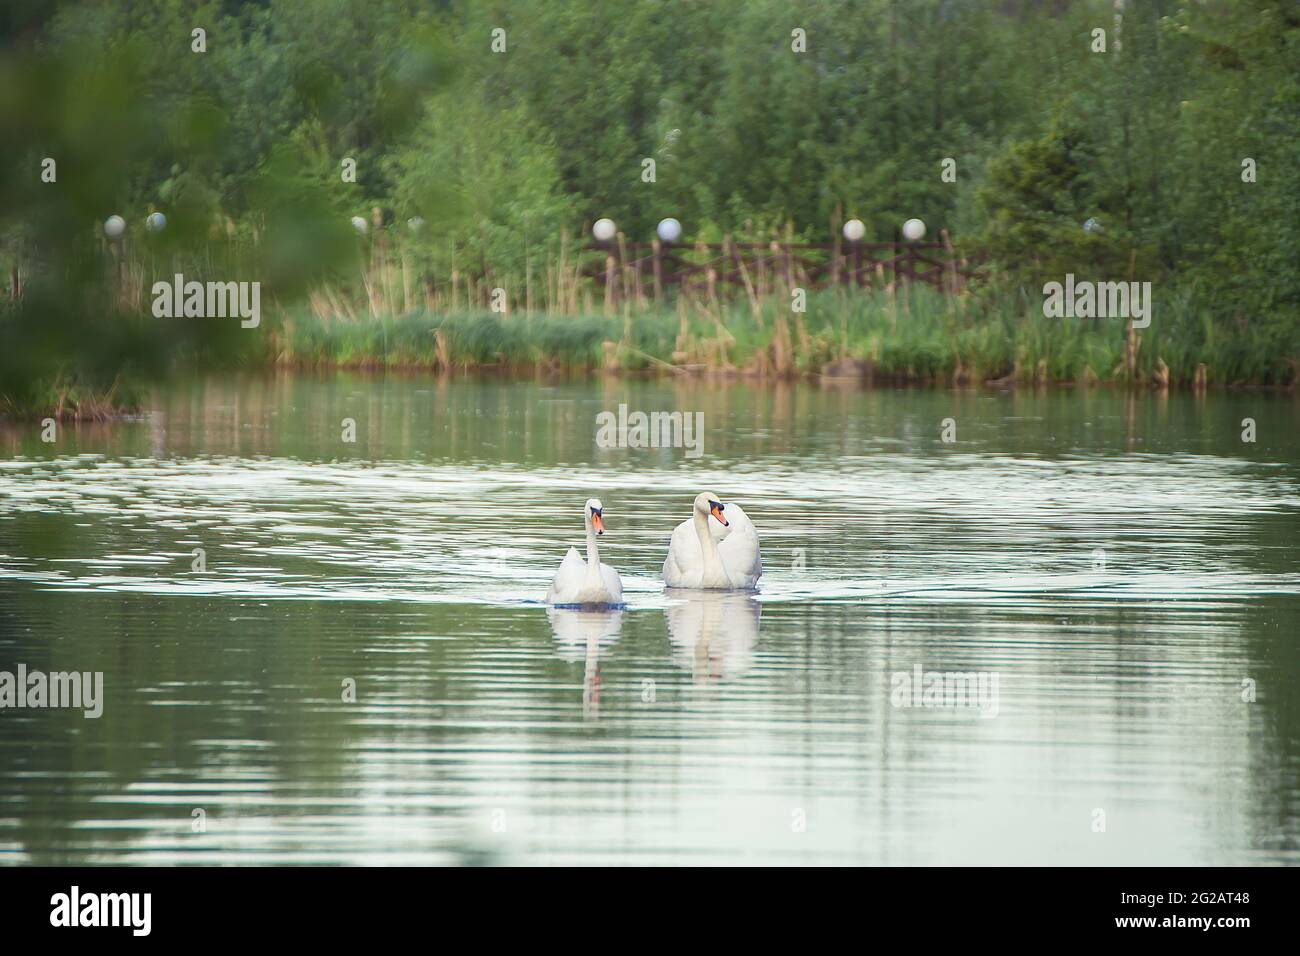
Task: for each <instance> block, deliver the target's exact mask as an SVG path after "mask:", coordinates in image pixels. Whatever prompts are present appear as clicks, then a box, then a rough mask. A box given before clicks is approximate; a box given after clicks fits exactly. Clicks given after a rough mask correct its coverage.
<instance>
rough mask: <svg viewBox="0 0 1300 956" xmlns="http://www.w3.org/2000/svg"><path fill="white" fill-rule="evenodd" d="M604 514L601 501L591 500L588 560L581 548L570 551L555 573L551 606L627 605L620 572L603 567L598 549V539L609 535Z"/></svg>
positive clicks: (587, 520) (549, 596) (549, 593)
mask: <svg viewBox="0 0 1300 956" xmlns="http://www.w3.org/2000/svg"><path fill="white" fill-rule="evenodd" d="M601 511H602V509H601V506H600V501H599V500H598V499H596V498H588V499H587V503H586V505H584V506H583V509H582V518H583V521H584V523H585V524H586V525H587V560H586V561H583V560H582V556H581V555H580V554H578V549H577V548H570V549H569V553H568V554H566V555H565V556H564V560H563V561H561V562H560V569H559V570H558V571H556V572H555V580H554V581H552V582H551V589H550V590H549V591H547V592H546V603H547V604H558V605H562V606H571V605H606V604H622V603H623V582H622V581H620V580H619V577H618V572H617V571H615V570H614V569H613V568H611V567H610V566H609V565H608V564H601V563H600V552H599V551H598V550H597V548H596V536H597V535H600V534H604V533H605V519H604V517H603V516H602V514H601Z"/></svg>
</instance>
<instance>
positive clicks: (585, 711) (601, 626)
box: [546, 607, 623, 720]
mask: <svg viewBox="0 0 1300 956" xmlns="http://www.w3.org/2000/svg"><path fill="white" fill-rule="evenodd" d="M546 616H547V617H548V618H550V620H551V631H552V632H553V633H554V635H555V641H556V644H557V645H558V648H557V650H556V654H557V656H558V657H559V658H560V659H561V660H564V661H570V662H577V661H584V662H585V664H586V667H585V669H584V670H583V675H582V716H583V717H584V718H587V719H590V720H595V719H596V718H597V717H599V716H600V655H601V652H602V651H603V650H604V649H605V648H607V647H609V646H610V645H612V644H613V643H614V642H615V641H617V640H618V634H619V631H621V630H622V629H623V612H622V611H621V610H608V611H584V610H579V609H576V608H561V607H548V608H547V609H546Z"/></svg>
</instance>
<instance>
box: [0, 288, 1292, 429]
mask: <svg viewBox="0 0 1300 956" xmlns="http://www.w3.org/2000/svg"><path fill="white" fill-rule="evenodd" d="M148 321H150V322H151V321H155V320H148ZM157 321H165V322H178V323H184V322H191V323H197V322H205V323H206V322H207V321H208V320H157ZM1127 325H1128V323H1127V322H1125V321H1123V320H1119V319H1096V320H1080V319H1049V318H1046V317H1044V316H1043V314H1042V307H1041V298H1040V297H1037V296H1030V295H1026V294H1024V293H1021V292H1011V291H1001V292H999V291H995V290H990V289H988V288H985V289H983V290H980V291H979V292H978V293H965V294H962V295H960V296H946V295H943V294H941V293H939V292H937V291H935V290H933V289H931V288H929V287H928V286H920V285H916V286H911V287H904V288H902V289H900V290H898V291H897V292H891V291H889V290H881V291H862V292H851V293H846V292H843V291H841V292H822V293H816V294H813V295H810V296H809V297H808V300H807V309H806V311H804V312H801V313H800V312H794V311H792V310H791V308H790V305H789V300H788V299H787V298H785V297H782V296H776V295H771V296H767V297H763V298H756V299H752V300H749V299H744V298H740V299H736V300H732V301H730V302H728V301H715V302H712V303H709V302H704V301H701V300H698V299H691V300H687V299H681V300H677V301H676V302H675V303H673V304H668V305H663V306H655V305H653V304H648V305H645V306H643V307H629V308H628V309H627V310H626V311H619V312H615V314H609V315H606V314H600V313H599V312H594V313H589V314H556V313H551V312H534V313H531V314H530V313H528V312H524V311H519V312H513V313H507V314H504V315H502V314H496V313H492V312H488V311H483V310H475V311H468V310H464V309H462V310H458V311H450V312H448V311H443V310H438V309H434V310H430V309H417V310H414V311H411V312H408V313H406V314H404V315H400V316H384V315H383V314H380V315H373V314H371V313H368V312H360V313H359V314H354V315H350V316H349V315H340V314H328V313H323V312H322V311H321V310H319V309H314V308H311V307H310V306H303V307H302V308H298V309H291V310H288V311H284V312H273V313H271V314H268V315H266V316H265V317H264V318H263V320H262V325H261V327H260V328H259V329H257V330H256V331H249V330H242V329H239V328H238V326H237V325H235V324H228V327H227V325H222V326H221V328H222V329H223V330H225V331H224V333H223V337H225V338H226V339H227V340H228V341H229V342H230V343H232V344H229V345H228V346H226V347H223V348H221V349H215V348H213V347H212V345H211V343H206V344H205V342H204V341H201V340H199V339H197V338H191V339H190V341H189V344H188V345H187V346H185V347H183V348H182V350H181V352H180V353H179V354H180V356H181V357H180V359H179V362H180V363H181V364H183V365H184V366H185V367H186V368H188V369H190V370H192V371H199V372H203V371H213V370H218V369H220V368H223V367H230V366H231V365H232V364H233V365H236V366H239V367H289V368H311V369H324V368H354V369H376V370H379V369H428V370H430V371H437V372H439V373H445V372H455V371H465V370H473V369H478V370H486V369H496V370H500V371H502V372H523V371H535V370H543V371H553V372H566V373H587V372H612V373H619V372H652V373H659V374H721V375H738V376H748V377H751V378H753V379H755V380H765V379H769V380H770V379H776V378H788V377H794V376H823V377H832V378H836V379H847V380H855V381H861V382H879V383H890V382H899V383H930V384H980V383H995V384H999V385H1016V384H1020V385H1041V384H1065V383H1079V384H1111V385H1117V386H1122V387H1139V388H1146V387H1165V386H1169V387H1189V386H1190V387H1211V388H1213V387H1234V386H1245V387H1271V388H1294V387H1295V386H1296V384H1297V381H1298V380H1300V342H1297V334H1296V332H1295V331H1294V328H1295V322H1294V321H1288V320H1286V319H1283V318H1274V319H1272V320H1270V319H1269V318H1268V317H1265V318H1259V319H1252V320H1249V321H1248V320H1244V319H1236V320H1224V319H1214V318H1212V317H1211V316H1210V314H1209V313H1208V312H1207V311H1203V310H1199V309H1198V308H1197V307H1196V305H1195V304H1194V302H1193V300H1192V298H1191V297H1190V296H1181V297H1180V296H1172V297H1166V298H1165V299H1163V300H1159V301H1157V304H1156V307H1155V311H1154V314H1153V317H1152V322H1151V325H1150V327H1149V328H1147V329H1144V330H1141V331H1140V332H1135V333H1130V331H1129V329H1128V327H1127ZM199 328H203V329H214V328H216V325H206V324H205V325H202V326H200V325H193V326H191V325H184V326H179V325H178V326H176V329H177V330H178V331H177V333H176V334H181V333H182V332H184V330H185V329H199ZM158 371H159V370H158V369H155V370H154V371H153V372H145V371H143V370H141V369H138V368H137V369H136V370H135V371H134V372H133V371H132V369H131V368H127V369H126V370H125V371H123V372H121V373H119V374H118V376H117V378H116V379H113V380H112V384H111V386H98V387H95V386H91V385H88V384H86V382H84V381H81V380H79V379H78V378H77V377H76V376H75V375H68V374H63V373H60V375H59V376H58V377H57V378H56V379H55V380H53V381H50V382H48V383H47V382H44V381H31V382H28V383H27V386H26V387H25V388H23V389H22V390H21V391H19V390H12V391H9V392H8V393H7V394H5V395H4V396H3V397H2V398H0V415H4V416H5V417H10V418H27V419H39V418H44V417H47V416H48V417H54V418H61V419H104V418H111V417H114V416H117V415H122V414H129V413H131V412H136V411H139V410H140V409H141V407H142V400H143V395H144V386H145V384H146V383H147V382H148V381H150V380H152V379H153V378H154V377H155V376H156V374H157V373H158ZM101 380H102V381H109V379H107V378H101Z"/></svg>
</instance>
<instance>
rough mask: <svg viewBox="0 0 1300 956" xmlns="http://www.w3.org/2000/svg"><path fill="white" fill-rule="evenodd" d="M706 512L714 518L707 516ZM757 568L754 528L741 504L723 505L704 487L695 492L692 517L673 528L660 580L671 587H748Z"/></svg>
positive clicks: (759, 567)
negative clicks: (700, 492) (699, 491)
mask: <svg viewBox="0 0 1300 956" xmlns="http://www.w3.org/2000/svg"><path fill="white" fill-rule="evenodd" d="M710 516H712V517H713V518H714V519H716V520H714V521H712V522H711V521H709V518H710ZM762 573H763V556H762V555H761V554H760V553H759V550H758V532H757V531H756V530H755V529H754V523H753V522H752V521H750V520H749V516H748V515H746V514H745V512H744V511H743V510H742V509H741V507H740V505H737V504H729V505H724V504H723V503H722V500H721V499H720V498H719V497H718V496H717V495H714V494H710V493H709V492H707V491H706V492H704V493H703V494H700V495H698V496H696V498H695V514H694V516H692V517H691V518H690V519H689V520H687V521H683V522H682V523H681V524H679V525H678V526H677V527H676V529H674V531H673V538H672V541H671V543H670V544H669V545H668V557H667V558H665V559H664V583H665V584H667V585H668V586H669V587H670V588H700V589H708V590H728V591H739V590H749V589H752V588H753V587H754V586H755V585H756V584H758V578H759V576H760V575H761V574H762Z"/></svg>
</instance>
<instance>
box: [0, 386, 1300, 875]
mask: <svg viewBox="0 0 1300 956" xmlns="http://www.w3.org/2000/svg"><path fill="white" fill-rule="evenodd" d="M620 403H627V404H628V406H629V407H630V408H631V409H633V410H644V411H656V410H682V411H701V412H703V413H704V424H705V430H704V445H703V449H702V454H701V456H700V457H699V458H697V459H692V458H688V457H687V456H686V454H685V453H684V451H683V450H681V449H650V450H641V449H614V450H604V449H601V448H598V447H597V444H596V440H595V439H596V427H595V416H596V414H597V413H598V412H601V411H603V410H617V408H618V405H619V404H620ZM155 408H156V411H155V412H154V413H153V414H152V415H151V416H149V417H148V418H146V419H143V420H140V421H135V422H125V423H114V424H111V425H96V426H91V425H84V424H83V425H80V426H73V425H68V426H66V427H65V429H64V431H63V432H62V434H61V435H60V436H59V440H58V441H57V442H56V443H55V444H45V443H42V442H41V440H40V434H39V432H40V429H39V426H37V425H31V426H24V427H18V426H8V427H6V428H4V429H3V430H0V670H7V671H14V670H15V668H16V666H17V665H18V664H20V663H21V664H24V665H25V666H26V667H27V668H28V669H29V670H40V671H44V672H50V671H70V670H77V671H102V672H103V674H104V701H103V715H102V717H100V718H99V719H88V718H86V717H85V716H83V714H82V712H81V711H77V710H66V709H65V710H50V709H46V710H32V709H22V710H19V709H5V710H0V862H11V863H39V864H83V863H180V862H186V863H354V864H380V863H432V864H442V863H522V864H535V863H596V864H608V863H830V864H838V863H867V864H875V863H883V864H904V863H919V864H936V863H1071V864H1247V863H1289V864H1295V863H1300V822H1298V821H1300V702H1298V701H1297V697H1296V689H1297V684H1298V683H1300V682H1298V680H1297V678H1300V648H1298V647H1297V640H1298V636H1300V404H1298V403H1297V400H1296V398H1295V397H1294V396H1276V395H1267V394H1256V393H1242V394H1222V393H1219V394H1215V393H1211V394H1210V395H1209V396H1204V397H1197V396H1193V395H1189V394H1178V393H1174V394H1169V395H1160V394H1156V393H1150V394H1143V395H1138V396H1129V395H1126V394H1123V393H1118V392H1111V391H1105V390H1094V391H1071V390H1059V391H1038V392H1036V391H1029V390H1025V391H1018V392H1006V393H1004V392H997V391H987V390H969V391H951V390H922V389H910V390H875V391H859V390H856V389H840V388H819V387H818V386H815V385H803V384H800V385H780V386H771V385H769V386H763V387H755V386H752V385H749V384H745V383H712V382H707V381H690V382H684V383H683V382H676V381H666V380H623V379H611V380H597V381H576V382H565V381H549V380H536V381H533V380H528V381H517V382H503V381H499V380H495V379H490V380H438V379H430V378H413V377H388V378H365V377H357V376H346V375H340V376H330V377H324V378H315V377H307V376H298V377H293V376H277V377H252V378H246V379H237V380H225V381H198V382H192V383H182V384H177V385H175V386H172V387H169V388H168V389H166V390H164V391H162V392H161V393H160V394H159V395H158V396H157V399H156V402H155ZM346 418H350V419H353V420H354V421H355V424H356V440H355V442H345V441H344V440H343V424H342V422H343V420H344V419H346ZM949 418H950V419H952V423H951V427H952V428H953V429H955V436H952V437H955V441H952V442H945V441H943V440H942V434H941V433H942V430H943V421H944V419H949ZM1245 418H1250V419H1252V420H1253V421H1254V423H1255V430H1256V439H1257V440H1256V441H1255V442H1245V441H1243V440H1242V431H1243V425H1242V420H1243V419H1245ZM704 490H709V491H714V492H716V493H717V494H719V495H721V496H722V498H723V500H735V501H737V502H739V503H741V504H742V505H743V506H744V508H745V510H746V511H747V512H748V514H749V516H750V517H751V518H752V519H753V521H754V522H755V524H756V525H757V527H758V530H759V533H760V535H761V539H762V546H763V554H764V562H765V566H766V571H765V574H764V576H763V580H762V583H761V590H760V591H759V593H758V594H757V595H756V596H753V597H751V596H748V595H742V594H731V595H721V594H715V595H696V596H691V595H689V594H665V592H664V591H663V589H662V583H661V581H660V579H659V569H660V566H661V565H662V563H663V558H664V553H665V549H666V547H667V541H668V536H669V534H670V532H671V530H672V528H673V526H674V525H675V524H676V523H678V522H680V521H682V520H684V519H686V518H687V517H688V516H689V514H690V507H691V500H692V499H693V497H694V496H695V495H696V494H697V493H698V492H700V491H704ZM589 496H595V497H599V498H601V500H602V502H603V504H604V507H605V519H606V523H607V527H608V533H607V534H606V535H605V536H604V537H603V538H602V539H601V542H600V543H601V557H602V559H603V560H604V561H606V562H608V563H610V564H612V565H614V566H615V567H616V568H618V569H619V571H620V572H621V573H622V576H623V582H624V588H625V598H626V601H627V607H626V609H624V610H622V611H610V612H606V613H603V614H598V613H590V612H577V611H552V612H549V613H548V610H547V609H546V608H545V607H544V606H543V605H542V604H541V598H542V597H543V595H544V594H545V591H546V587H547V585H548V583H549V580H550V577H551V575H552V574H553V573H554V570H555V568H556V566H557V565H558V564H559V561H560V559H561V557H562V556H563V554H564V552H565V550H566V549H567V548H568V547H569V546H570V545H578V546H579V547H581V544H582V536H583V531H582V506H583V502H584V501H585V499H586V498H588V497H589ZM196 549H201V550H202V560H203V563H204V565H205V567H206V570H203V571H196V570H194V566H195V564H196V562H197V561H198V558H197V557H196V555H195V550H196ZM936 674H937V675H939V677H938V678H937V680H938V681H939V682H940V683H939V684H935V683H934V681H935V680H936V678H934V677H933V675H936ZM945 674H953V675H971V676H970V681H971V683H968V684H966V685H965V686H966V687H967V688H978V690H979V692H978V693H975V692H974V691H972V692H971V693H970V694H967V695H966V696H964V697H963V696H962V695H961V693H960V692H959V690H960V687H961V686H962V682H963V681H965V680H967V678H966V677H958V678H952V679H948V680H946V681H945V679H944V677H943V675H945ZM918 678H919V680H918ZM909 682H916V683H918V685H919V686H917V687H916V688H915V689H914V691H915V692H913V689H909V688H910V686H911V685H910V683H909ZM352 686H355V701H352V700H349V699H345V697H350V696H351V693H350V688H351V687H352ZM936 687H937V688H938V690H935V688H936ZM923 688H924V689H927V690H931V691H935V693H934V694H927V693H923ZM940 691H942V693H940ZM199 811H201V812H199Z"/></svg>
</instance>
